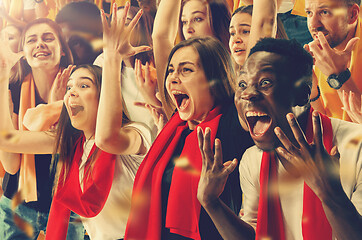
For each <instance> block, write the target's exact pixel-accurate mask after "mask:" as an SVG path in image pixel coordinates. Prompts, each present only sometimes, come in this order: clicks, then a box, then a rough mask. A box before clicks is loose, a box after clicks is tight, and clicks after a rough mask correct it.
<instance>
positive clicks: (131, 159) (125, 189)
mask: <svg viewBox="0 0 362 240" xmlns="http://www.w3.org/2000/svg"><path fill="white" fill-rule="evenodd" d="M127 127H132V128H134V129H136V130H137V131H138V132H139V133H140V134H141V136H142V139H143V143H144V144H145V146H146V148H147V149H149V147H150V145H151V132H150V129H149V128H148V127H146V126H145V125H143V124H140V123H131V124H129V125H128V126H127ZM93 144H94V140H89V142H87V144H86V142H85V143H84V153H86V154H83V156H82V163H81V164H80V166H79V182H80V183H81V184H80V185H81V188H82V190H83V186H82V185H83V184H82V180H83V177H84V166H85V162H86V160H87V157H88V155H89V152H90V150H91V149H92V146H93ZM143 158H144V156H140V155H119V156H117V161H116V165H115V169H114V177H113V182H112V186H111V190H110V192H109V195H108V198H107V200H106V203H105V205H104V207H103V209H102V210H101V212H100V213H99V214H98V215H97V216H95V217H93V218H84V217H81V220H82V223H83V226H84V228H85V229H86V231H87V233H88V235H89V237H90V239H92V240H114V239H120V238H123V237H124V233H125V230H126V224H127V219H128V215H129V211H130V208H131V195H132V188H133V182H134V179H135V176H136V172H137V169H138V167H139V166H140V164H141V162H142V160H143ZM105 174H106V173H105Z"/></svg>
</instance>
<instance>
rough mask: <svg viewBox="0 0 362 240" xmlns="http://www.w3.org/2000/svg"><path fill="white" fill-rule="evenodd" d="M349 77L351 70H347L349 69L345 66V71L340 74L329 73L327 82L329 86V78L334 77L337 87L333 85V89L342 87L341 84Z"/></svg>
mask: <svg viewBox="0 0 362 240" xmlns="http://www.w3.org/2000/svg"><path fill="white" fill-rule="evenodd" d="M350 77H351V72H350V71H349V69H348V68H347V69H346V70H345V71H343V72H341V73H340V74H338V75H337V74H331V75H329V76H328V78H327V82H328V84H329V86H331V84H330V79H335V80H337V81H338V82H339V85H338V87H333V86H331V87H332V88H334V89H340V88H341V87H342V85H343V84H344V83H345V82H347V81H348V79H349V78H350Z"/></svg>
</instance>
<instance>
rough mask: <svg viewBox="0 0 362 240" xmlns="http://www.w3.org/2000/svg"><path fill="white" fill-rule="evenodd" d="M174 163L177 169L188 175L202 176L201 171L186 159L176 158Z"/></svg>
mask: <svg viewBox="0 0 362 240" xmlns="http://www.w3.org/2000/svg"><path fill="white" fill-rule="evenodd" d="M174 163H175V167H178V168H181V169H182V170H184V171H185V172H187V173H190V174H192V175H200V171H198V170H196V169H195V168H194V167H193V166H192V165H191V163H190V161H189V160H188V159H187V158H186V157H180V158H176V159H175V160H174Z"/></svg>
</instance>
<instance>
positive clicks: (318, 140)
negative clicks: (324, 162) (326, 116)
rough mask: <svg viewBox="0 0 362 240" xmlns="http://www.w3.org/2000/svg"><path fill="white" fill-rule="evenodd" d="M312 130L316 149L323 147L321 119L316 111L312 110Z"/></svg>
mask: <svg viewBox="0 0 362 240" xmlns="http://www.w3.org/2000/svg"><path fill="white" fill-rule="evenodd" d="M313 132H314V140H313V141H314V144H315V145H316V147H317V149H322V148H324V145H323V130H322V124H321V119H320V116H319V113H318V111H313Z"/></svg>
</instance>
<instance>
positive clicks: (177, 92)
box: [172, 90, 185, 95]
mask: <svg viewBox="0 0 362 240" xmlns="http://www.w3.org/2000/svg"><path fill="white" fill-rule="evenodd" d="M172 94H173V95H180V94H185V93H183V92H181V91H178V90H173V91H172Z"/></svg>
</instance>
